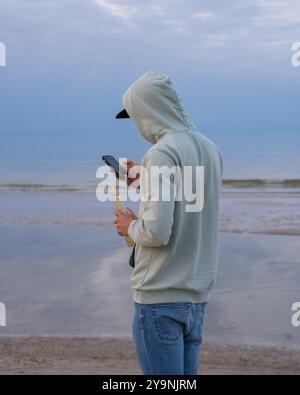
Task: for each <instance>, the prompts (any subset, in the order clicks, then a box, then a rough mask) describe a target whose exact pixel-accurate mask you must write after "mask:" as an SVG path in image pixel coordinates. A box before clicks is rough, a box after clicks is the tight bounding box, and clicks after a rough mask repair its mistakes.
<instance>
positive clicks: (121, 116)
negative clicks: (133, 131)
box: [116, 110, 130, 119]
mask: <svg viewBox="0 0 300 395" xmlns="http://www.w3.org/2000/svg"><path fill="white" fill-rule="evenodd" d="M116 118H117V119H123V118H130V116H129V115H128V112H127V111H126V110H122V111H121V112H119V114H117V115H116Z"/></svg>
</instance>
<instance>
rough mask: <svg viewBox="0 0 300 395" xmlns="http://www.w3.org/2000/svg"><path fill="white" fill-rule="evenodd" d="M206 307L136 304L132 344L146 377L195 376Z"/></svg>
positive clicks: (175, 304)
mask: <svg viewBox="0 0 300 395" xmlns="http://www.w3.org/2000/svg"><path fill="white" fill-rule="evenodd" d="M206 304H207V303H203V304H201V303H160V304H139V303H135V313H134V319H133V324H132V332H133V341H134V345H135V348H136V353H137V356H138V360H139V364H140V367H141V369H142V371H143V374H145V375H196V374H197V373H198V367H199V359H200V347H201V343H202V330H203V318H204V314H205V309H206Z"/></svg>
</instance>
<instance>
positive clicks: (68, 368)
mask: <svg viewBox="0 0 300 395" xmlns="http://www.w3.org/2000/svg"><path fill="white" fill-rule="evenodd" d="M200 371H201V374H204V375H216V374H220V375H254V374H259V375H284V374H286V375H299V374H300V352H299V351H298V352H295V351H291V350H287V349H284V348H278V347H258V346H256V347H254V346H251V347H250V346H248V347H247V346H237V345H235V346H221V345H207V344H206V345H204V346H203V351H202V362H201V366H200V367H199V372H200ZM0 374H2V375H3V374H21V375H22V374H28V375H35V374H55V375H57V374H67V375H75V374H84V375H88V374H90V375H101V374H108V375H118V374H126V375H133V374H141V372H140V370H139V367H138V365H137V360H136V356H135V351H134V348H133V344H132V340H131V339H130V338H128V337H127V338H124V337H123V338H120V337H119V338H117V337H101V338H72V337H69V338H63V337H44V338H43V337H31V338H25V337H2V338H0Z"/></svg>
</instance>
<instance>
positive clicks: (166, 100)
mask: <svg viewBox="0 0 300 395" xmlns="http://www.w3.org/2000/svg"><path fill="white" fill-rule="evenodd" d="M123 105H124V107H125V109H126V111H127V112H128V114H129V116H130V118H131V120H132V121H133V122H134V124H135V125H136V127H137V128H138V130H139V131H140V133H141V135H142V136H143V137H144V138H145V139H146V140H147V141H149V142H150V143H151V144H152V147H151V148H150V149H149V150H148V152H147V153H146V154H145V156H144V158H143V161H142V163H141V166H142V169H141V180H140V181H141V187H140V188H141V195H143V194H144V196H146V197H147V199H144V200H141V203H140V209H139V214H138V219H136V220H134V221H133V222H132V223H131V224H130V226H129V229H128V234H129V236H130V237H131V238H132V239H133V241H134V242H135V248H134V262H135V267H134V270H133V273H132V276H131V285H132V289H133V299H134V301H135V302H136V303H142V304H152V303H176V302H191V303H205V302H207V301H208V299H209V293H210V291H211V289H212V288H213V286H214V284H215V280H216V273H217V266H218V256H219V254H218V250H219V246H218V239H219V237H218V233H219V231H218V217H219V198H220V191H221V184H222V172H223V163H222V158H221V154H220V152H219V150H218V148H217V147H216V145H215V144H214V143H213V142H212V141H210V140H209V139H208V138H207V137H205V136H204V135H203V134H201V133H200V132H199V131H198V129H197V128H196V126H195V125H194V124H193V123H192V122H191V120H190V119H189V117H188V115H187V113H186V112H185V110H184V109H183V106H182V102H181V100H180V98H179V96H178V94H177V93H176V90H175V87H174V85H173V84H172V82H171V80H170V78H169V77H168V76H167V75H165V74H162V73H159V72H154V71H150V72H147V73H145V74H144V75H142V76H141V77H140V78H139V79H138V80H136V81H135V82H134V83H133V85H131V86H130V88H129V89H128V90H127V91H126V92H125V94H124V95H123ZM153 166H167V168H169V169H171V168H173V167H174V166H177V168H179V169H181V170H182V172H181V177H180V179H179V177H178V174H177V173H175V175H173V176H171V177H170V180H169V184H170V187H171V188H170V190H171V193H170V199H169V200H164V199H162V197H161V196H160V198H159V199H151V198H152V197H153V196H152V195H153V194H154V191H153V186H151V182H150V179H151V177H149V176H148V177H146V174H145V173H146V171H147V172H148V174H149V173H151V169H152V168H153ZM197 166H203V169H204V172H203V179H204V190H203V197H204V205H203V208H202V209H201V210H197V211H193V210H189V209H187V207H188V205H189V204H191V201H190V199H188V198H186V196H185V194H184V193H181V199H178V191H179V186H181V187H182V185H183V179H184V174H185V173H184V168H185V167H190V168H191V169H196V167H197ZM143 169H145V170H144V171H143ZM182 174H183V176H182ZM196 177H199V174H197V172H194V173H193V176H192V178H191V179H190V178H189V183H190V184H192V185H190V186H191V187H192V188H194V187H195V185H196V181H197V179H196ZM198 181H199V180H198ZM159 182H161V183H163V182H164V181H163V180H162V181H159ZM173 192H174V193H173Z"/></svg>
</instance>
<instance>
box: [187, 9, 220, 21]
mask: <svg viewBox="0 0 300 395" xmlns="http://www.w3.org/2000/svg"><path fill="white" fill-rule="evenodd" d="M192 17H193V18H196V19H201V20H208V19H213V18H215V17H216V14H215V13H213V12H208V11H202V12H201V11H196V12H194V13H193V14H192Z"/></svg>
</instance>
